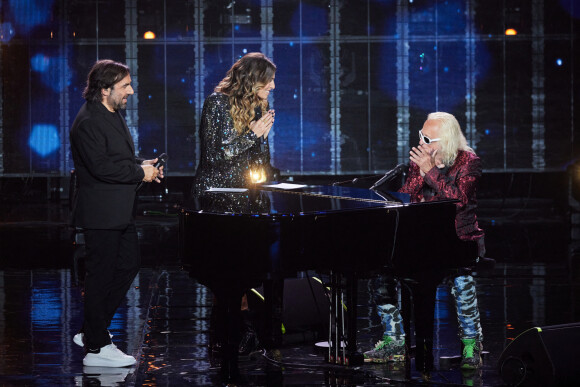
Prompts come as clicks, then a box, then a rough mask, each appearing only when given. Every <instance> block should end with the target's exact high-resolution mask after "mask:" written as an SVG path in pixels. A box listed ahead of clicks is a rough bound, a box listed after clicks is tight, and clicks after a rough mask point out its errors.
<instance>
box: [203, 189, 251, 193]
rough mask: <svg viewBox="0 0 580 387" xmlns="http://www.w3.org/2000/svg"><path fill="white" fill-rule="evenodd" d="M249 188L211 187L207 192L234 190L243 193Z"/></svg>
mask: <svg viewBox="0 0 580 387" xmlns="http://www.w3.org/2000/svg"><path fill="white" fill-rule="evenodd" d="M247 190H248V189H247V188H210V189H206V190H205V192H234V193H241V192H246V191H247Z"/></svg>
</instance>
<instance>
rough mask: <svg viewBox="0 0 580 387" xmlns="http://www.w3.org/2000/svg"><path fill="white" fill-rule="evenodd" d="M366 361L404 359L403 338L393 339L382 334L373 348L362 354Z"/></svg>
mask: <svg viewBox="0 0 580 387" xmlns="http://www.w3.org/2000/svg"><path fill="white" fill-rule="evenodd" d="M363 355H364V358H365V361H366V362H372V363H388V362H400V361H405V339H404V338H403V339H399V340H397V339H395V338H394V337H391V336H383V339H382V340H379V341H378V342H377V343H376V344H375V347H374V348H373V349H371V350H370V351H366V352H365V353H364V354H363Z"/></svg>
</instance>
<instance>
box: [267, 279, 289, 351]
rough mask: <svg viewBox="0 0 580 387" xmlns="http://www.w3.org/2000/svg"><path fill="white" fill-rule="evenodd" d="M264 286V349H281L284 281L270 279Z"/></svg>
mask: <svg viewBox="0 0 580 387" xmlns="http://www.w3.org/2000/svg"><path fill="white" fill-rule="evenodd" d="M263 286H264V310H265V314H266V315H265V316H264V321H265V325H264V337H263V341H264V347H265V348H266V349H273V348H279V347H280V346H281V345H282V323H283V321H282V313H283V300H284V279H283V278H282V279H278V278H276V279H268V280H265V281H264V283H263Z"/></svg>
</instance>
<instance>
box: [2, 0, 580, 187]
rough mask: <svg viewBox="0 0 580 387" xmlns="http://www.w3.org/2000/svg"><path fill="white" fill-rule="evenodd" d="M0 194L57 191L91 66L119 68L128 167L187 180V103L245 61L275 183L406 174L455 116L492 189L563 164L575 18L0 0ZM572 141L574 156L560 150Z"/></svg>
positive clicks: (566, 5) (394, 3)
mask: <svg viewBox="0 0 580 387" xmlns="http://www.w3.org/2000/svg"><path fill="white" fill-rule="evenodd" d="M0 4H1V5H0V74H1V84H0V177H1V176H29V175H31V174H34V175H49V176H66V175H68V173H69V171H70V169H72V168H73V167H74V166H73V164H72V159H71V157H70V149H69V142H68V132H69V129H70V126H71V124H72V121H73V119H74V117H75V115H76V113H77V111H78V109H79V107H80V106H81V104H82V103H83V100H82V97H81V93H82V90H83V87H84V83H85V79H86V75H87V71H88V70H89V68H90V67H91V65H92V64H93V63H94V62H95V60H97V59H103V58H109V59H113V60H116V61H121V62H125V63H127V64H128V65H129V66H130V68H131V71H132V78H133V81H134V86H135V90H136V93H135V95H134V96H133V97H131V98H130V101H129V104H128V108H127V111H126V116H127V122H128V124H129V126H130V129H131V131H132V133H133V136H134V139H135V143H136V145H137V149H138V152H139V154H140V155H141V156H143V157H146V158H151V157H154V156H155V155H157V154H160V153H162V152H166V153H168V154H169V155H170V159H169V163H168V167H167V168H168V172H169V174H171V175H176V176H178V175H182V176H191V175H193V174H194V172H195V168H196V166H197V159H198V156H199V137H198V133H197V129H198V126H199V120H200V112H201V107H202V105H203V101H204V98H205V97H206V96H207V95H208V94H210V93H211V92H212V89H213V87H214V86H215V85H216V84H217V83H218V82H219V80H220V79H221V78H222V77H223V76H224V74H225V72H226V71H227V69H228V68H229V67H230V66H231V65H232V63H233V62H234V61H235V60H237V59H238V58H239V57H241V56H242V55H244V54H245V53H247V52H251V51H261V52H264V53H265V54H266V55H268V56H269V57H271V58H272V59H273V60H274V62H275V63H276V64H277V66H278V72H277V74H276V86H277V87H276V90H275V92H274V93H273V94H272V96H271V100H270V104H271V106H272V107H273V108H274V109H276V123H275V126H274V129H273V132H272V134H271V137H270V143H271V150H272V157H273V163H274V165H275V166H276V167H278V168H279V169H280V170H281V171H282V173H283V174H285V175H293V176H301V175H356V174H367V173H381V172H383V171H385V170H388V169H390V168H392V167H394V166H395V165H396V164H398V163H407V162H408V152H409V149H410V147H411V146H413V145H415V144H416V143H417V142H418V133H417V132H418V130H419V129H420V128H421V126H422V123H423V121H424V120H425V117H426V115H427V114H428V113H429V112H432V111H448V112H451V113H453V114H455V115H456V117H457V118H458V120H459V122H460V123H461V125H462V128H463V129H464V131H465V133H466V136H467V138H468V142H469V143H470V145H471V146H472V147H473V148H474V149H475V150H476V151H477V153H478V154H479V155H480V156H481V157H482V159H483V161H484V168H485V170H486V171H488V172H493V171H506V172H510V171H511V172H514V171H516V172H517V171H555V170H563V169H565V168H566V167H567V166H568V165H569V164H570V163H572V162H574V159H575V157H576V156H577V152H576V150H575V148H577V147H576V146H575V141H576V142H577V139H578V131H577V130H576V133H575V129H576V128H577V127H578V124H577V122H578V115H577V114H576V116H575V115H574V112H575V111H578V109H575V108H576V107H577V106H578V101H580V95H579V93H578V90H579V88H578V80H579V79H580V76H579V75H580V74H579V70H578V69H579V68H580V66H578V63H576V66H574V62H573V61H574V58H578V57H580V55H579V52H578V51H579V48H580V45H579V44H578V39H577V31H579V30H580V5H579V4H578V2H577V1H575V0H533V1H530V0H447V1H442V0H295V1H287V0H236V1H235V2H234V1H231V0H228V1H226V0H115V1H113V0H106V1H103V0H82V1H81V0H28V1H21V0H1V3H0ZM575 139H576V140H575Z"/></svg>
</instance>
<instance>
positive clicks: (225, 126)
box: [192, 92, 277, 196]
mask: <svg viewBox="0 0 580 387" xmlns="http://www.w3.org/2000/svg"><path fill="white" fill-rule="evenodd" d="M260 117H261V111H260V109H256V117H255V120H258V119H259V118H260ZM199 137H200V142H201V158H200V162H199V166H198V168H197V172H196V175H195V178H194V183H193V187H192V194H193V195H196V196H197V195H199V194H201V193H203V192H204V191H205V190H207V189H209V188H218V187H221V188H223V187H228V188H243V187H249V186H250V184H251V180H250V170H251V169H254V168H264V169H265V171H266V174H267V177H268V180H272V179H273V178H274V176H275V175H276V173H277V170H276V169H275V168H273V167H272V166H271V165H270V147H269V145H268V141H267V140H265V141H264V140H263V139H262V138H258V137H257V136H256V135H255V134H254V132H252V131H251V130H249V128H246V130H245V131H244V132H243V133H242V134H239V133H238V132H237V131H236V129H235V128H234V122H233V119H232V117H231V115H230V103H229V99H228V96H227V95H225V94H222V93H217V92H214V93H213V94H211V95H210V96H209V97H207V98H206V100H205V102H204V104H203V110H202V116H201V124H200V127H199Z"/></svg>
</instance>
